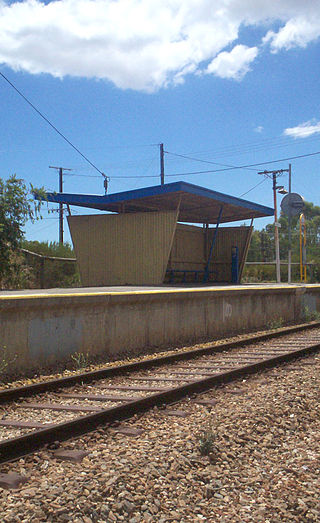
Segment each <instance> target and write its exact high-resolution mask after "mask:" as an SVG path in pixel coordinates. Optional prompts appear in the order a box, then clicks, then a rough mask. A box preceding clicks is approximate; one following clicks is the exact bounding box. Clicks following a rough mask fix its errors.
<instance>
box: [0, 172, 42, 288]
mask: <svg viewBox="0 0 320 523" xmlns="http://www.w3.org/2000/svg"><path fill="white" fill-rule="evenodd" d="M34 194H37V195H38V197H39V198H40V199H39V200H38V201H36V200H35V199H34ZM43 199H45V192H44V190H43V189H35V188H34V187H32V185H31V188H30V190H28V188H27V186H26V184H25V182H24V180H22V179H21V178H17V177H16V176H15V175H13V176H10V178H8V180H3V179H2V178H0V286H1V287H3V286H7V285H10V284H12V283H13V282H15V281H17V277H18V276H19V273H20V268H21V264H20V263H19V261H18V259H19V246H20V242H21V240H22V239H23V237H24V230H23V227H24V226H25V224H26V222H27V220H31V221H35V220H37V219H38V218H39V217H40V208H41V204H42V201H43Z"/></svg>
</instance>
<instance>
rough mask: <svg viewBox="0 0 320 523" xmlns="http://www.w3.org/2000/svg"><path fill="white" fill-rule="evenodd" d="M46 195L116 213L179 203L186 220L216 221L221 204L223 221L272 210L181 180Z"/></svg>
mask: <svg viewBox="0 0 320 523" xmlns="http://www.w3.org/2000/svg"><path fill="white" fill-rule="evenodd" d="M47 197H48V201H49V202H55V203H65V204H69V205H77V206H80V207H87V208H93V209H99V210H103V211H109V212H116V213H119V212H150V211H165V210H174V209H177V207H178V205H180V210H179V218H178V221H182V222H189V223H216V221H217V217H218V215H219V211H220V208H221V206H223V211H222V219H221V221H222V222H224V223H227V222H231V221H239V220H245V219H248V218H258V217H262V216H273V214H274V210H273V208H271V207H265V206H264V205H259V204H257V203H253V202H250V201H248V200H242V199H241V198H236V197H235V196H230V195H228V194H223V193H220V192H217V191H213V190H211V189H206V188H204V187H200V186H198V185H193V184H191V183H187V182H182V181H180V182H173V183H166V184H164V185H155V186H152V187H144V188H142V189H134V190H130V191H124V192H120V193H114V194H107V195H103V196H98V195H91V194H67V193H47Z"/></svg>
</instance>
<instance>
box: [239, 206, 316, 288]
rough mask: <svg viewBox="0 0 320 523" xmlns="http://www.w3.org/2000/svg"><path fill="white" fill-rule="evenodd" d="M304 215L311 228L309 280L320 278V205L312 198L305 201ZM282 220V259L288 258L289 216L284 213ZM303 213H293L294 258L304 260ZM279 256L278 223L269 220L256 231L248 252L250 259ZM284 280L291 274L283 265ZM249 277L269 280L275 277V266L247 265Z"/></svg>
mask: <svg viewBox="0 0 320 523" xmlns="http://www.w3.org/2000/svg"><path fill="white" fill-rule="evenodd" d="M304 215H305V221H306V231H307V261H308V263H312V264H313V267H312V269H310V272H309V275H308V278H309V281H310V280H311V281H320V207H319V206H317V205H314V204H313V203H311V202H305V208H304ZM279 222H280V225H281V227H280V228H279V239H280V258H281V260H282V261H286V260H287V259H288V247H289V245H288V217H287V216H286V215H284V214H283V213H281V215H280V218H279ZM299 227H300V225H299V216H298V215H296V216H293V217H292V220H291V239H292V241H291V244H292V245H291V247H292V261H293V262H295V263H297V262H298V263H299V261H300V245H299V235H300V232H299ZM274 259H275V252H274V224H273V223H272V224H268V225H267V226H266V227H265V228H264V229H262V230H261V231H257V230H255V231H253V235H252V241H251V245H250V249H249V252H248V261H252V262H254V261H256V262H257V261H265V262H268V261H272V260H274ZM281 271H282V275H281V278H282V280H283V281H285V279H286V278H287V272H286V267H283V266H282V268H281ZM292 274H293V279H295V280H297V281H299V279H300V268H299V266H297V265H294V266H293V268H292ZM246 277H247V278H248V279H250V281H268V280H270V279H271V280H274V279H275V273H274V267H273V268H272V270H271V266H260V267H258V266H256V267H254V266H251V267H249V266H247V267H246Z"/></svg>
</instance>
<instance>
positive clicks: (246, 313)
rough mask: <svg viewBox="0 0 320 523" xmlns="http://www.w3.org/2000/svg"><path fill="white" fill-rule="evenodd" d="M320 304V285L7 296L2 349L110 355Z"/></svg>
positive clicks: (35, 360)
mask: <svg viewBox="0 0 320 523" xmlns="http://www.w3.org/2000/svg"><path fill="white" fill-rule="evenodd" d="M305 307H308V309H309V310H310V311H312V310H320V286H317V285H309V286H303V287H302V286H287V287H267V288H263V287H262V286H257V287H253V286H250V287H249V286H248V287H237V288H235V287H230V288H223V289H220V288H214V289H210V290H207V289H203V288H201V289H197V290H186V289H183V290H181V289H179V290H177V291H172V290H169V291H165V290H163V291H145V292H143V291H137V292H131V293H130V292H126V293H106V294H97V293H96V294H95V293H88V294H67V295H66V294H61V295H42V296H41V295H39V296H24V297H22V296H19V297H17V296H1V297H0V336H1V341H0V348H1V347H3V346H6V348H7V354H8V358H9V359H10V358H12V357H13V356H14V355H15V354H17V355H18V358H17V360H16V362H15V364H14V365H15V368H16V369H18V370H31V369H36V368H39V367H45V366H47V365H52V364H54V363H56V362H60V363H61V362H64V361H67V360H69V361H70V355H71V354H72V353H73V352H83V353H86V352H89V354H92V355H97V354H105V355H106V357H108V356H112V357H113V358H114V356H115V355H119V356H121V355H125V354H128V353H131V354H134V353H138V352H139V353H141V352H143V349H146V348H150V347H174V346H177V345H181V344H188V343H191V342H196V341H201V340H204V339H217V338H220V337H222V336H229V335H231V334H236V333H240V332H243V331H254V330H256V329H263V328H265V327H266V326H267V325H268V323H270V322H271V321H280V320H281V321H283V322H284V323H287V322H294V321H296V322H298V321H299V320H300V319H301V318H302V315H303V311H304V309H305Z"/></svg>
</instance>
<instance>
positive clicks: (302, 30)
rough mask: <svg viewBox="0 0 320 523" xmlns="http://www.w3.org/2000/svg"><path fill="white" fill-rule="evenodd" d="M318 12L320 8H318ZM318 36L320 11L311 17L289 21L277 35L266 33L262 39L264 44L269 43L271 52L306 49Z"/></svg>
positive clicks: (319, 32) (319, 34) (319, 31)
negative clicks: (298, 48) (293, 48)
mask: <svg viewBox="0 0 320 523" xmlns="http://www.w3.org/2000/svg"><path fill="white" fill-rule="evenodd" d="M319 10H320V6H319ZM319 36H320V11H319V14H318V13H314V16H313V17H310V18H307V17H297V18H293V19H291V20H289V21H288V22H287V23H286V24H285V26H284V27H282V28H281V29H280V30H279V31H278V32H277V33H275V32H274V31H268V33H267V34H266V36H265V37H264V39H263V42H264V43H268V42H270V45H271V49H272V51H273V52H277V51H279V50H280V49H285V50H288V49H291V48H292V47H306V46H307V45H308V44H309V43H310V42H312V41H315V40H317V39H318V38H319Z"/></svg>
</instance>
